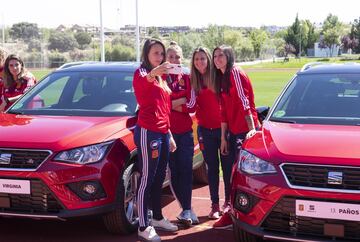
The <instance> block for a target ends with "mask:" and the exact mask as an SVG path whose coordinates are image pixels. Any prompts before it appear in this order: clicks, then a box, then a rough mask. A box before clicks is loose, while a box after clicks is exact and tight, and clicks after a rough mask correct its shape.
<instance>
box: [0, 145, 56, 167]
mask: <svg viewBox="0 0 360 242" xmlns="http://www.w3.org/2000/svg"><path fill="white" fill-rule="evenodd" d="M0 150H14V151H39V152H48V153H49V155H48V156H46V157H45V159H44V160H43V161H42V162H41V163H40V164H39V165H38V166H37V167H36V168H29V169H26V168H4V167H0V171H37V170H38V169H39V168H40V167H41V166H42V165H43V164H44V162H45V161H47V160H48V159H49V158H50V157H51V156H52V154H53V152H52V151H51V150H42V149H16V148H6V147H0Z"/></svg>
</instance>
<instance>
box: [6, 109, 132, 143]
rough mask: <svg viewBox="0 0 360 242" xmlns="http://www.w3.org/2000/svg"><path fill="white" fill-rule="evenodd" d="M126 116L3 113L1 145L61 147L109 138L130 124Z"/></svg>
mask: <svg viewBox="0 0 360 242" xmlns="http://www.w3.org/2000/svg"><path fill="white" fill-rule="evenodd" d="M126 121H127V118H126V117H65V116H26V115H14V114H0V147H7V148H41V149H49V150H61V149H68V148H72V147H79V146H84V145H88V144H94V143H99V142H103V141H106V138H108V137H110V136H111V135H112V134H114V133H116V132H118V131H120V130H122V129H124V128H126Z"/></svg>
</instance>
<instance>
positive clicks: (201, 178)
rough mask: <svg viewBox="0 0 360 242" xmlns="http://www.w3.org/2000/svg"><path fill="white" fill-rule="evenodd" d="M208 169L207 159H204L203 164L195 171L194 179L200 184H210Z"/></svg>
mask: <svg viewBox="0 0 360 242" xmlns="http://www.w3.org/2000/svg"><path fill="white" fill-rule="evenodd" d="M207 170H208V167H207V164H206V162H205V161H203V162H202V164H201V166H199V167H198V168H197V169H195V170H194V171H193V175H194V180H195V181H196V182H197V183H200V184H208V183H209V180H208V175H207V172H208V171H207Z"/></svg>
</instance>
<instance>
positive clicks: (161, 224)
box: [151, 218, 179, 232]
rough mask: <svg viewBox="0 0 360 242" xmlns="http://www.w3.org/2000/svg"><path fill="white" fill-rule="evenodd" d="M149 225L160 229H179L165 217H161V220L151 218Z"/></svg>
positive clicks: (172, 230)
mask: <svg viewBox="0 0 360 242" xmlns="http://www.w3.org/2000/svg"><path fill="white" fill-rule="evenodd" d="M151 225H152V226H154V227H155V228H156V229H158V230H162V231H169V232H175V231H177V230H178V229H179V228H178V226H176V225H175V224H173V223H171V222H170V221H169V220H167V219H166V218H163V219H162V220H156V219H152V220H151Z"/></svg>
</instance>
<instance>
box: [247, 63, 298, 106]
mask: <svg viewBox="0 0 360 242" xmlns="http://www.w3.org/2000/svg"><path fill="white" fill-rule="evenodd" d="M297 71H298V69H293V70H291V69H289V70H274V71H259V70H255V69H248V70H246V73H247V74H248V75H249V77H250V80H251V83H252V85H253V88H254V93H255V104H256V106H272V104H273V103H274V101H275V99H276V97H277V96H278V95H279V94H280V92H281V90H282V89H283V87H284V86H285V85H286V83H287V82H288V81H289V80H290V79H291V77H292V76H293V75H294V74H295V73H296V72H297Z"/></svg>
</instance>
